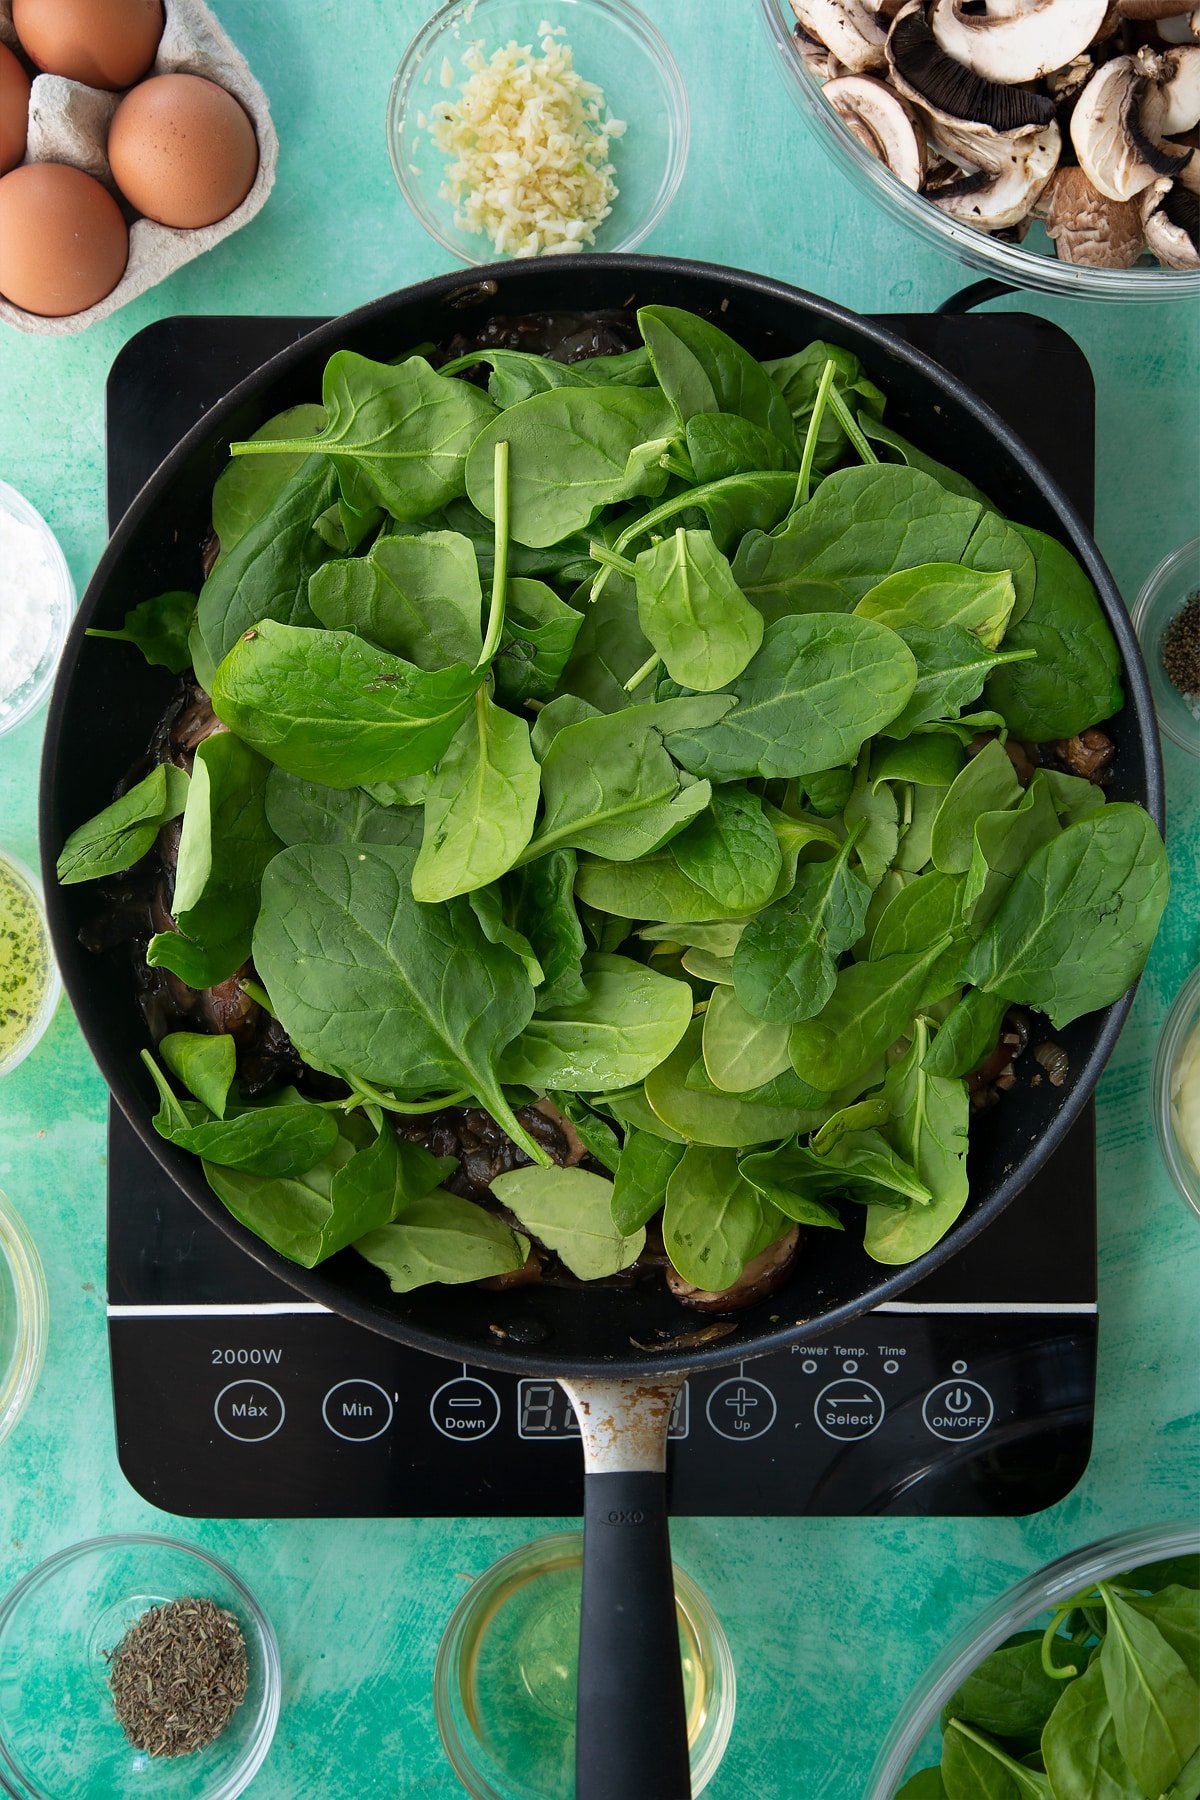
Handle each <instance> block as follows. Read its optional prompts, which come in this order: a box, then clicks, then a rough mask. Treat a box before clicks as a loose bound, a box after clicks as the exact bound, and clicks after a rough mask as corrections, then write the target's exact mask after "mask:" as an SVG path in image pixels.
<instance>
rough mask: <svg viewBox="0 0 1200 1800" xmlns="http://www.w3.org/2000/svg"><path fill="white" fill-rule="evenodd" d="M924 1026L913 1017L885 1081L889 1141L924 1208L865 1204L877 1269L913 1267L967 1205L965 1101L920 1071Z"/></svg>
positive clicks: (959, 1086)
mask: <svg viewBox="0 0 1200 1800" xmlns="http://www.w3.org/2000/svg"><path fill="white" fill-rule="evenodd" d="M928 1048H929V1022H928V1020H927V1019H923V1018H919V1019H917V1021H916V1024H915V1026H914V1028H913V1037H912V1042H911V1044H910V1045H909V1047H908V1050H907V1051H906V1053H905V1055H904V1056H903V1057H902V1058H901V1060H900V1061H899V1062H898V1063H893V1065H892V1067H891V1068H890V1069H889V1070H888V1072H887V1075H886V1076H885V1078H884V1083H883V1092H884V1095H885V1097H886V1099H887V1100H888V1102H889V1103H890V1106H891V1118H890V1120H889V1122H888V1124H887V1126H886V1127H885V1130H886V1132H887V1136H888V1138H889V1140H890V1142H891V1143H892V1144H893V1145H894V1146H895V1148H896V1150H897V1151H898V1152H899V1153H900V1155H901V1156H903V1157H904V1158H905V1159H906V1160H907V1161H908V1162H909V1163H911V1164H912V1166H913V1168H914V1169H915V1170H916V1171H917V1174H918V1175H919V1176H920V1178H921V1180H922V1181H923V1182H924V1184H925V1186H926V1188H927V1189H928V1190H929V1193H930V1196H931V1198H930V1200H929V1202H928V1204H927V1205H917V1206H914V1205H913V1204H912V1202H911V1201H910V1202H908V1203H906V1204H905V1205H903V1206H899V1207H897V1206H869V1207H868V1208H867V1222H866V1229H865V1230H864V1233H863V1248H864V1249H865V1250H866V1252H867V1255H868V1256H870V1257H873V1258H874V1260H875V1261H876V1262H881V1263H889V1264H896V1263H908V1262H914V1261H915V1260H916V1258H917V1257H918V1256H924V1254H925V1252H926V1251H927V1250H930V1249H932V1248H933V1246H934V1244H936V1243H938V1242H939V1241H940V1239H942V1238H943V1237H945V1235H946V1233H947V1232H948V1231H949V1229H950V1227H951V1225H953V1223H954V1221H955V1219H957V1217H958V1215H959V1213H961V1211H962V1209H963V1207H964V1206H965V1205H966V1203H967V1194H968V1182H967V1130H968V1126H969V1122H970V1110H971V1109H970V1101H969V1099H968V1096H967V1090H966V1086H965V1084H964V1083H963V1082H961V1081H956V1080H952V1079H950V1078H949V1077H947V1076H944V1075H931V1074H930V1073H929V1070H928V1068H927V1067H926V1066H925V1056H926V1052H927V1050H928Z"/></svg>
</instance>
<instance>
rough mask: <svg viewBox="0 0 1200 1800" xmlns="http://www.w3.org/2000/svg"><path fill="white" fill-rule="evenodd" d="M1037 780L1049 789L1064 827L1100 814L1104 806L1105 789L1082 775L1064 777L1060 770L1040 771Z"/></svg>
mask: <svg viewBox="0 0 1200 1800" xmlns="http://www.w3.org/2000/svg"><path fill="white" fill-rule="evenodd" d="M1037 779H1038V780H1039V781H1041V782H1043V783H1044V784H1045V786H1046V787H1047V788H1048V789H1049V792H1050V798H1051V799H1052V800H1053V802H1054V810H1055V812H1056V813H1057V814H1058V816H1059V818H1060V820H1061V821H1062V823H1063V824H1064V825H1074V823H1075V821H1076V820H1077V819H1086V818H1087V817H1088V816H1089V814H1091V813H1094V812H1099V811H1100V808H1101V807H1102V806H1103V805H1104V789H1103V788H1102V787H1097V786H1096V783H1095V782H1094V781H1086V780H1085V779H1084V778H1083V776H1082V775H1063V774H1062V773H1061V772H1060V771H1059V770H1058V769H1039V770H1038V772H1037Z"/></svg>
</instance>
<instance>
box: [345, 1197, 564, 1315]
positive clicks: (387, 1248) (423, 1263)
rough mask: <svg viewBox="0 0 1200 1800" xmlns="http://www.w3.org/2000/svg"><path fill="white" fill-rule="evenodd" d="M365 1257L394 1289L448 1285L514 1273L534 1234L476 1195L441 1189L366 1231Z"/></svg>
mask: <svg viewBox="0 0 1200 1800" xmlns="http://www.w3.org/2000/svg"><path fill="white" fill-rule="evenodd" d="M354 1248H355V1249H356V1250H357V1251H358V1253H359V1255H360V1256H363V1257H365V1258H366V1260H367V1261H368V1262H369V1263H374V1265H375V1267H376V1268H377V1269H382V1270H383V1272H384V1274H385V1275H386V1276H387V1278H388V1281H389V1283H390V1285H391V1289H392V1292H393V1293H394V1294H411V1293H412V1291H413V1289H414V1288H419V1287H427V1286H428V1285H429V1283H430V1282H433V1281H437V1282H442V1283H444V1284H446V1285H447V1286H449V1285H451V1284H454V1283H458V1282H464V1281H481V1280H483V1279H484V1278H485V1277H487V1276H489V1275H509V1274H512V1273H513V1272H514V1271H515V1270H517V1269H519V1268H521V1266H522V1265H523V1264H524V1263H525V1262H526V1261H527V1260H528V1257H529V1239H528V1238H526V1237H523V1236H522V1235H521V1233H520V1232H519V1231H512V1230H510V1229H509V1227H508V1226H507V1225H506V1224H505V1223H504V1221H503V1219H500V1218H497V1216H496V1214H495V1213H493V1212H487V1211H486V1210H485V1209H484V1208H483V1207H482V1206H476V1204H475V1202H474V1201H473V1200H463V1199H460V1197H459V1196H458V1195H457V1194H449V1193H446V1192H445V1190H444V1189H439V1190H438V1191H437V1192H436V1193H432V1194H428V1195H427V1196H426V1197H425V1198H424V1199H423V1200H417V1201H415V1202H414V1203H413V1204H412V1205H410V1206H406V1207H405V1209H404V1211H403V1212H402V1213H401V1215H400V1217H399V1218H398V1219H395V1220H393V1221H392V1223H391V1224H384V1225H382V1226H379V1227H378V1228H376V1229H375V1230H371V1231H367V1232H365V1233H363V1234H361V1235H360V1236H359V1237H358V1238H357V1239H356V1240H355V1243H354Z"/></svg>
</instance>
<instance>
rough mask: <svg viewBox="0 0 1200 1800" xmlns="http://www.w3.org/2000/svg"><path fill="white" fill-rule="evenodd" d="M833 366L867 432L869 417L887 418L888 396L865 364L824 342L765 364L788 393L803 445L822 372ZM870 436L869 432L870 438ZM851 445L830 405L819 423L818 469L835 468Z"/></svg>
mask: <svg viewBox="0 0 1200 1800" xmlns="http://www.w3.org/2000/svg"><path fill="white" fill-rule="evenodd" d="M828 362H832V363H833V370H834V372H833V386H834V387H835V388H836V389H837V391H838V393H839V395H840V396H841V397H842V399H843V400H844V401H845V402H846V404H847V405H848V406H849V407H850V408H851V411H852V413H853V414H854V416H855V417H856V418H857V420H858V423H859V425H860V426H861V427H862V429H863V430H866V427H867V421H868V420H869V419H872V418H875V417H880V418H881V417H882V415H883V407H884V397H883V395H882V393H881V392H880V390H879V389H878V388H877V387H876V386H875V383H874V382H873V381H871V380H870V378H869V377H868V376H867V375H866V374H864V372H863V366H862V363H861V362H860V361H859V359H858V357H857V356H855V355H854V353H853V351H850V350H843V349H842V347H841V345H840V344H827V343H825V342H824V341H823V340H822V339H820V338H818V339H816V341H815V342H814V343H811V344H806V345H805V347H804V349H803V350H797V351H796V352H795V353H794V354H793V355H791V356H780V357H775V358H773V359H771V360H770V361H767V362H764V363H763V365H762V366H763V368H764V369H765V370H766V372H767V374H768V375H769V376H770V377H771V380H772V381H773V382H774V383H775V385H776V387H778V388H779V389H780V390H781V391H782V393H783V397H784V399H785V400H786V401H787V403H788V410H789V412H790V413H791V415H792V419H793V422H794V424H795V427H796V434H797V437H798V438H799V439H800V441H801V442H803V441H804V438H805V435H806V434H807V431H808V427H809V421H810V420H811V418H812V414H813V407H814V405H815V402H816V398H817V389H818V387H819V386H820V382H821V374H822V371H823V370H824V368H825V365H826V363H828ZM870 435H871V434H870V433H869V432H868V436H870ZM848 442H849V440H848V439H847V437H846V433H845V430H844V429H843V427H842V425H841V423H840V421H839V419H838V416H837V413H836V412H835V411H834V409H833V408H832V407H829V406H827V407H825V408H824V409H823V410H822V413H821V417H820V419H819V421H818V431H817V442H816V447H815V454H814V457H813V467H814V468H815V469H818V470H823V469H831V468H832V467H833V465H834V464H835V463H836V462H837V460H838V458H839V457H841V456H843V455H844V454H845V451H846V447H847V444H848Z"/></svg>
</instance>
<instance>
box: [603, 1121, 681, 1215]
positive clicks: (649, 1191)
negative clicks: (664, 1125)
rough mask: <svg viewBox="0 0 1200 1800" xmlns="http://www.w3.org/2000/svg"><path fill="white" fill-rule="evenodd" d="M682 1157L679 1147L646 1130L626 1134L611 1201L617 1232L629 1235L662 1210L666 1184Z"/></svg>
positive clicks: (665, 1195)
mask: <svg viewBox="0 0 1200 1800" xmlns="http://www.w3.org/2000/svg"><path fill="white" fill-rule="evenodd" d="M682 1156H683V1146H682V1144H669V1143H666V1142H665V1141H664V1140H663V1139H662V1138H660V1137H655V1136H654V1135H653V1134H652V1133H651V1132H649V1131H627V1132H626V1134H625V1142H624V1144H623V1145H622V1146H621V1160H620V1162H618V1164H617V1172H616V1174H615V1175H614V1176H613V1187H612V1199H611V1205H612V1217H613V1224H614V1225H615V1226H616V1228H617V1230H618V1231H619V1232H621V1233H622V1234H623V1235H625V1236H629V1235H631V1234H632V1233H633V1232H635V1231H637V1230H639V1229H640V1228H641V1227H642V1226H643V1225H648V1224H649V1223H650V1221H651V1219H652V1218H653V1217H654V1215H655V1213H657V1212H659V1211H661V1209H662V1206H663V1204H664V1202H665V1200H666V1197H667V1183H668V1181H669V1180H670V1179H671V1176H672V1174H673V1173H674V1171H675V1169H676V1168H677V1167H678V1164H679V1162H680V1160H681V1158H682Z"/></svg>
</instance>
